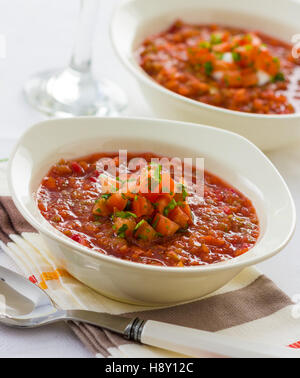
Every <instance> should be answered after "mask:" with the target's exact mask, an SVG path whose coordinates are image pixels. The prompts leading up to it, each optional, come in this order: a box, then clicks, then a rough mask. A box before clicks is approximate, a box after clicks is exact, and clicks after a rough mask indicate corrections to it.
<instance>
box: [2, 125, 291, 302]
mask: <svg viewBox="0 0 300 378" xmlns="http://www.w3.org/2000/svg"><path fill="white" fill-rule="evenodd" d="M119 149H127V150H129V151H133V152H145V151H152V152H156V153H158V154H165V155H167V156H176V157H181V158H183V157H204V158H205V168H206V169H207V170H209V171H211V172H212V173H214V174H216V175H218V176H219V177H221V178H223V179H225V180H226V181H228V182H229V183H231V184H232V185H233V186H235V187H236V188H238V189H239V190H241V191H242V192H243V193H244V194H245V195H247V196H248V197H249V198H250V199H251V200H252V201H253V204H254V206H255V207H256V209H257V212H258V216H259V219H260V225H261V236H260V238H259V241H258V243H257V244H256V246H255V247H254V248H253V249H252V250H251V251H249V252H248V253H246V254H244V255H243V256H240V257H238V258H236V259H232V260H230V261H227V262H225V263H223V262H222V263H218V264H215V265H210V266H202V267H191V268H169V267H167V268H166V267H157V266H147V265H142V264H137V263H133V262H128V261H123V260H121V259H117V258H114V257H110V256H105V255H102V254H101V253H97V252H94V251H92V250H90V249H88V248H86V247H83V246H81V245H80V244H78V243H76V242H73V241H72V240H71V239H69V238H67V237H66V236H64V235H63V234H61V233H59V232H58V231H57V230H56V229H54V228H53V227H52V226H50V224H49V223H48V222H47V221H46V220H45V219H44V218H43V217H42V216H41V214H40V213H39V211H38V209H37V206H36V202H35V199H34V196H33V193H34V192H35V190H36V189H37V187H38V186H39V184H40V182H41V179H42V178H43V176H44V175H45V174H46V173H47V171H48V170H49V168H50V167H51V166H52V165H53V164H54V163H55V162H57V161H58V160H59V159H60V158H61V157H64V158H75V157H80V156H83V155H86V154H89V153H93V152H101V151H104V152H105V151H107V152H108V151H118V150H119ZM9 186H10V190H11V193H12V196H13V200H14V202H15V204H16V206H17V208H18V209H19V210H20V212H21V213H22V214H23V215H24V217H25V218H26V219H27V221H28V222H29V223H30V224H31V225H32V226H33V227H34V228H36V229H37V230H38V231H39V232H40V233H41V235H42V236H43V238H44V239H45V241H46V243H47V245H48V246H49V248H50V250H51V251H52V252H53V253H54V255H55V256H56V257H57V259H58V260H59V261H60V262H61V263H62V264H63V266H64V267H65V268H66V269H67V270H68V271H69V272H70V273H71V274H72V275H74V276H75V277H76V278H78V279H79V280H80V281H82V282H84V283H85V284H87V285H88V286H90V287H92V288H94V289H96V290H97V291H99V292H101V293H103V294H105V295H107V296H109V297H112V298H115V299H118V300H120V301H125V302H131V303H136V304H148V305H165V304H170V303H178V302H182V301H188V300H192V299H195V298H199V297H202V296H204V295H206V294H208V293H210V292H213V291H214V290H216V289H218V288H220V287H221V286H223V285H224V284H226V283H227V282H228V281H229V280H231V279H232V278H233V277H234V276H235V275H237V274H238V273H239V272H241V270H242V269H243V268H245V267H248V266H250V265H253V264H256V263H258V262H260V261H262V260H265V259H268V258H270V257H271V256H272V255H274V254H276V253H277V252H279V251H280V250H281V249H282V248H283V247H284V246H285V245H286V244H287V243H288V241H289V239H290V238H291V236H292V233H293V230H294V227H295V208H294V203H293V200H292V198H291V195H290V192H289V190H288V188H287V186H286V184H285V182H284V180H283V179H282V177H281V176H280V175H279V173H278V172H277V170H276V169H275V168H274V166H273V165H272V164H271V162H270V161H269V160H268V159H267V158H266V156H265V155H264V154H263V153H262V152H261V151H260V150H259V149H258V148H257V147H255V146H254V145H253V144H252V143H250V142H249V141H248V140H246V139H245V138H243V137H241V136H239V135H237V134H234V133H231V132H228V131H225V130H221V129H217V128H213V127H209V126H200V125H195V124H188V123H181V122H175V121H162V120H150V119H130V118H123V119H122V118H74V119H63V120H51V121H46V122H42V123H40V124H37V125H34V126H33V127H31V128H30V129H29V130H28V131H26V132H25V134H24V135H23V136H22V137H21V139H20V141H19V143H18V145H17V146H16V147H15V149H14V152H13V154H12V156H11V158H10V163H9Z"/></svg>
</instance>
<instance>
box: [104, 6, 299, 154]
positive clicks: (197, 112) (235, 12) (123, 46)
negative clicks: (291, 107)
mask: <svg viewBox="0 0 300 378" xmlns="http://www.w3.org/2000/svg"><path fill="white" fill-rule="evenodd" d="M299 14H300V2H298V1H297V2H296V1H294V0H276V1H274V0H263V1H261V0H251V1H246V0H242V1H241V0H226V1H224V0H210V1H206V0H185V1H182V0H163V1H161V0H151V1H145V0H124V1H121V3H120V6H119V7H118V8H117V10H116V12H115V15H114V18H113V21H112V27H111V35H112V41H113V45H114V47H115V49H116V51H117V53H118V55H119V57H120V58H121V61H122V62H123V63H124V64H125V66H126V67H127V68H128V69H129V70H130V72H131V73H132V74H133V75H134V77H135V78H136V79H137V80H138V83H139V85H140V87H141V90H142V93H143V94H144V96H145V98H146V100H147V102H148V103H149V104H150V105H151V106H152V108H153V110H154V111H155V114H156V115H158V116H159V117H163V118H167V119H175V120H180V121H186V122H195V123H204V124H207V125H213V126H217V127H220V128H223V129H226V130H230V131H233V132H236V133H238V134H241V135H243V136H245V137H246V138H248V139H249V140H251V141H252V142H254V143H255V144H256V145H257V146H258V147H260V148H261V149H263V150H271V149H274V148H278V147H281V146H284V145H286V144H289V143H291V142H295V141H296V140H298V139H300V114H299V113H298V114H290V115H259V114H250V113H242V112H237V111H231V110H227V109H223V108H218V107H215V106H211V105H207V104H204V103H201V102H197V101H194V100H191V99H189V98H186V97H183V96H180V95H178V94H176V93H174V92H172V91H169V90H168V89H166V88H164V87H163V86H161V85H159V84H158V83H156V82H155V81H154V80H153V79H152V78H151V77H150V76H148V75H147V74H146V73H145V72H144V71H143V70H142V69H141V68H140V67H139V65H138V63H137V59H136V58H135V56H134V55H135V54H134V52H135V51H136V49H137V47H138V46H139V45H140V44H141V43H142V42H143V40H144V39H145V38H146V37H148V36H149V35H152V34H155V33H158V32H160V31H163V30H165V29H167V27H168V26H170V25H171V23H172V22H174V20H176V19H178V18H180V19H182V20H184V21H186V22H192V23H198V24H201V23H202V24H209V23H214V24H222V25H228V26H234V27H241V28H244V29H249V30H253V29H255V30H259V31H261V32H264V33H266V34H269V35H271V36H274V37H275V38H278V39H281V40H285V41H287V42H289V43H290V42H291V38H292V36H293V35H294V34H297V33H299Z"/></svg>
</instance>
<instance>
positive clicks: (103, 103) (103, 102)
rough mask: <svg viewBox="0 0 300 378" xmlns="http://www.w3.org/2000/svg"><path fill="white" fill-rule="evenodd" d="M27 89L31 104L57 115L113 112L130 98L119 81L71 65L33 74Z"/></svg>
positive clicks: (108, 113) (109, 113)
mask: <svg viewBox="0 0 300 378" xmlns="http://www.w3.org/2000/svg"><path fill="white" fill-rule="evenodd" d="M24 92H25V96H26V99H27V101H28V102H29V104H31V105H32V106H33V107H35V108H36V109H37V110H39V111H41V112H43V113H46V114H48V115H50V116H56V117H71V116H114V115H117V114H118V113H119V112H121V111H122V110H124V109H125V108H126V106H127V98H126V96H125V94H124V92H123V91H122V90H121V89H120V88H119V87H118V86H117V85H115V84H114V83H112V82H110V81H108V80H106V79H103V80H96V79H95V78H94V77H93V76H92V74H91V73H90V72H87V73H82V72H79V71H75V70H73V69H72V68H67V69H65V70H60V71H51V72H43V73H41V74H39V75H36V76H34V77H32V78H31V79H29V81H28V82H27V83H26V84H25V87H24Z"/></svg>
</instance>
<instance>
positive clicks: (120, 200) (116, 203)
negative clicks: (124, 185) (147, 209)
mask: <svg viewBox="0 0 300 378" xmlns="http://www.w3.org/2000/svg"><path fill="white" fill-rule="evenodd" d="M127 202H128V199H127V198H126V196H125V194H123V193H114V194H112V195H111V196H110V197H109V198H108V200H107V201H106V205H107V207H108V208H109V209H110V210H112V211H113V210H114V209H115V208H116V209H118V210H120V211H122V210H124V209H125V207H126V205H127Z"/></svg>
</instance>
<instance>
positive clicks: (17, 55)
mask: <svg viewBox="0 0 300 378" xmlns="http://www.w3.org/2000/svg"><path fill="white" fill-rule="evenodd" d="M118 1H119V0H102V1H101V3H102V6H101V10H100V13H99V24H98V26H97V33H96V38H95V43H94V70H95V72H96V73H97V74H98V75H100V74H102V75H103V76H105V77H108V78H110V79H113V80H115V81H116V82H117V83H119V85H121V86H122V87H123V88H124V89H125V90H126V91H127V95H128V97H129V101H130V105H129V108H128V109H127V111H126V114H128V115H136V116H151V115H152V113H151V111H150V109H149V107H148V106H147V104H146V103H145V101H144V100H143V99H142V97H141V94H140V92H139V90H138V87H137V85H136V83H135V82H134V80H132V77H131V76H130V74H129V73H128V72H127V71H126V70H125V68H123V67H122V65H121V64H120V63H119V61H118V59H117V57H116V56H115V54H114V52H113V49H112V46H111V44H110V40H109V37H108V27H109V20H110V16H111V12H112V10H113V8H114V6H115V5H116V3H117V2H118ZM78 9H79V0H51V1H48V0H26V1H24V0H10V1H7V0H0V34H4V35H5V37H6V40H7V58H6V59H2V60H0V104H1V107H0V108H1V112H0V159H1V158H3V157H5V156H7V154H8V153H9V151H10V149H11V146H12V144H13V142H14V141H15V139H16V138H17V137H18V136H19V135H20V134H21V133H22V132H23V131H24V130H25V129H26V128H27V127H28V126H29V125H31V124H33V123H35V122H38V121H40V120H42V119H44V116H43V115H41V114H39V113H37V112H36V111H35V110H33V109H32V108H30V107H29V106H27V104H26V103H25V101H24V99H23V96H22V85H23V84H24V82H25V81H26V79H27V78H28V76H30V75H31V74H34V73H36V72H38V71H42V70H45V69H49V68H55V67H63V66H64V65H67V63H68V60H69V57H70V52H71V48H72V44H73V36H74V31H75V27H76V21H77V14H78ZM102 52H104V53H102ZM299 127H300V125H299ZM269 156H270V158H271V159H272V161H273V162H274V163H275V164H276V166H277V167H278V169H279V170H280V172H281V173H282V175H283V176H284V178H285V179H286V181H287V183H288V185H289V187H290V189H291V191H292V194H293V196H294V199H295V202H296V206H297V210H298V211H299V212H300V146H295V147H293V148H291V147H289V148H286V149H284V150H279V151H276V152H273V153H271V154H270V155H269ZM299 231H300V230H299V226H298V227H297V230H296V234H295V236H294V238H293V240H292V242H291V243H290V244H289V246H288V247H287V248H286V249H285V251H283V252H282V253H280V254H279V255H278V256H276V257H274V258H273V259H271V260H269V261H267V262H265V263H263V264H261V265H260V266H259V268H260V269H261V270H262V271H263V272H264V273H265V274H267V275H268V276H269V277H270V278H271V279H273V280H274V281H275V282H276V283H277V285H278V286H279V287H280V288H282V289H283V290H284V291H285V292H287V293H288V294H289V295H290V296H293V295H295V294H299V293H300V257H299V256H300V248H299V247H300V232H299ZM0 263H1V264H9V263H10V262H9V261H8V259H7V258H6V256H5V255H4V254H3V252H1V251H0ZM0 340H1V343H0V357H15V356H19V357H90V356H91V355H90V354H89V352H88V351H87V350H85V349H84V348H83V347H82V345H81V344H80V342H79V341H78V340H77V339H76V337H75V336H74V335H73V334H72V333H71V331H70V330H69V328H68V327H67V326H66V325H64V324H59V325H52V326H48V327H45V328H41V329H36V330H22V331H20V330H15V329H7V328H4V327H2V326H0Z"/></svg>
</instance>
